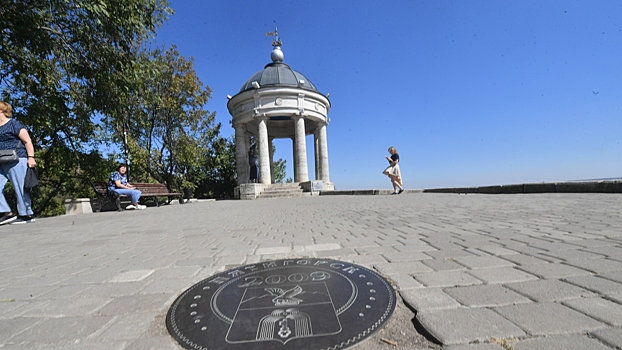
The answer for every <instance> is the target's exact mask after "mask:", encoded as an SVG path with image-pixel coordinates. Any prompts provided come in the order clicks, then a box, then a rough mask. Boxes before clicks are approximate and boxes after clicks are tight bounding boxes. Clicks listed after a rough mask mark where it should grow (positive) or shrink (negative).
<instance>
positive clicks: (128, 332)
mask: <svg viewBox="0 0 622 350" xmlns="http://www.w3.org/2000/svg"><path fill="white" fill-rule="evenodd" d="M621 208H622V195H619V194H530V195H475V194H469V195H457V194H429V193H408V194H402V195H399V196H390V195H376V196H319V197H310V198H290V199H274V200H255V201H216V202H214V201H211V202H198V203H192V204H184V205H179V204H178V205H169V206H163V207H160V208H154V207H150V208H148V209H147V210H144V211H125V212H122V213H117V212H104V213H98V214H88V215H74V216H63V217H54V218H43V219H37V221H36V222H35V223H32V224H27V225H13V226H11V225H7V226H2V227H0V348H2V349H6V350H18V349H19V350H25V349H28V350H43V349H46V350H48V349H80V350H121V349H132V350H137V349H138V350H140V349H157V350H161V349H180V348H181V347H180V346H178V345H177V344H176V342H175V341H174V340H173V339H172V338H171V337H170V336H169V335H168V333H167V331H166V328H165V326H164V318H165V315H166V312H167V310H168V308H169V307H170V305H171V303H172V302H173V301H174V300H175V298H176V297H177V296H178V295H179V294H180V293H182V292H183V291H184V290H186V289H187V288H188V287H190V286H191V285H193V284H195V283H197V282H199V281H201V280H203V279H205V278H207V277H209V276H210V275H212V274H214V273H215V272H218V271H223V270H225V269H228V268H232V267H234V266H237V265H240V264H254V263H257V262H260V261H262V260H268V259H285V258H294V257H317V258H334V259H339V260H344V261H351V262H354V263H356V264H359V265H363V266H366V267H368V268H373V269H376V270H377V271H378V272H379V273H380V274H382V275H384V276H385V277H387V278H388V279H390V280H392V281H393V282H395V284H396V288H397V289H398V291H399V294H400V295H401V297H402V298H403V299H404V301H405V302H406V304H408V305H410V306H411V307H412V308H413V309H414V310H416V312H417V316H416V318H417V320H418V322H419V323H420V324H421V325H422V327H423V328H425V329H426V330H427V331H428V332H429V333H430V335H432V336H433V337H434V338H435V339H437V341H439V342H440V343H442V344H443V348H444V349H451V350H466V349H470V350H471V349H472V350H494V349H496V350H503V349H515V350H525V349H554V350H555V349H560V350H561V349H563V350H569V349H570V350H572V349H595V350H598V349H614V348H616V347H622V328H621V327H622V216H621V215H620V214H621ZM404 327H412V324H404ZM491 340H492V341H494V343H489V342H490V341H491ZM504 342H505V344H506V345H504V346H501V345H498V344H503V343H504ZM398 345H399V346H398V348H399V349H412V346H409V344H398ZM387 348H391V347H390V346H387Z"/></svg>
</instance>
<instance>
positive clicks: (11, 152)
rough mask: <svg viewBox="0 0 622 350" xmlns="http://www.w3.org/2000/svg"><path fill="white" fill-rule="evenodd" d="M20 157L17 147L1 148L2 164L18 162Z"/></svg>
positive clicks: (0, 157)
mask: <svg viewBox="0 0 622 350" xmlns="http://www.w3.org/2000/svg"><path fill="white" fill-rule="evenodd" d="M18 159H19V156H18V155H17V150H16V149H2V150H0V164H5V163H12V162H16V161H17V160H18Z"/></svg>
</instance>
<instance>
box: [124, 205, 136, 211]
mask: <svg viewBox="0 0 622 350" xmlns="http://www.w3.org/2000/svg"><path fill="white" fill-rule="evenodd" d="M132 209H136V207H135V206H133V205H132V204H130V205H128V206H127V207H125V210H132Z"/></svg>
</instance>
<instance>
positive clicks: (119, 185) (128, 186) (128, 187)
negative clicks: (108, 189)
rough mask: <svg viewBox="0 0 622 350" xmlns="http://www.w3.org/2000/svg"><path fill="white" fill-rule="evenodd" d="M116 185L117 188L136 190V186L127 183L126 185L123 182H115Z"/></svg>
mask: <svg viewBox="0 0 622 350" xmlns="http://www.w3.org/2000/svg"><path fill="white" fill-rule="evenodd" d="M114 185H115V186H117V188H127V189H128V190H131V189H133V188H134V186H132V185H130V184H129V183H126V184H125V185H124V184H122V183H121V180H114Z"/></svg>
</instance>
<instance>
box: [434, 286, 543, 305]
mask: <svg viewBox="0 0 622 350" xmlns="http://www.w3.org/2000/svg"><path fill="white" fill-rule="evenodd" d="M443 291H444V292H445V293H446V294H449V295H450V296H451V297H452V298H454V299H456V300H457V301H458V302H460V303H461V304H462V305H465V306H469V307H487V306H500V305H513V304H521V303H529V302H531V300H529V299H528V298H526V297H524V296H522V295H520V294H518V293H516V292H514V291H512V290H509V289H507V288H504V287H503V286H501V285H498V284H491V285H480V286H468V287H456V288H446V289H444V290H443Z"/></svg>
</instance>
